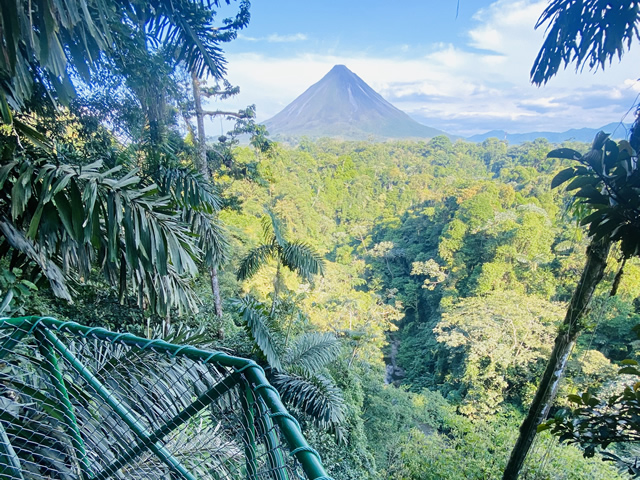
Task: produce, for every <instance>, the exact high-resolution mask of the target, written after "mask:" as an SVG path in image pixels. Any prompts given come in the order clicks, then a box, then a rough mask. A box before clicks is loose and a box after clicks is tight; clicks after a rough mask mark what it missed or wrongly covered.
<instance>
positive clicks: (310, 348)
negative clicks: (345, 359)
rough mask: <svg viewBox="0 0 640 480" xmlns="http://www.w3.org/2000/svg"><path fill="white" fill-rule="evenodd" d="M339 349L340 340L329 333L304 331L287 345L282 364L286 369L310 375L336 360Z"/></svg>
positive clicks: (340, 348)
mask: <svg viewBox="0 0 640 480" xmlns="http://www.w3.org/2000/svg"><path fill="white" fill-rule="evenodd" d="M341 350H342V347H341V344H340V340H338V339H337V338H336V337H335V336H334V335H333V334H331V333H315V332H312V333H305V334H302V335H300V336H299V337H298V338H297V339H296V341H295V343H294V344H293V345H291V347H289V349H288V350H287V352H286V353H285V356H284V358H283V364H284V365H285V368H286V370H287V371H291V372H304V373H305V374H309V375H310V374H314V373H318V372H319V371H320V370H322V369H323V368H324V367H326V366H327V364H329V363H331V362H332V361H334V360H336V359H337V358H338V356H339V355H340V352H341Z"/></svg>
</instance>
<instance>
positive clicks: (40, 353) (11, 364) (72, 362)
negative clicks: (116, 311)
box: [0, 317, 329, 480]
mask: <svg viewBox="0 0 640 480" xmlns="http://www.w3.org/2000/svg"><path fill="white" fill-rule="evenodd" d="M263 376H264V374H263V372H262V370H261V369H260V368H259V367H257V365H256V364H255V363H253V362H251V361H247V360H244V359H238V358H235V357H230V356H227V355H224V354H220V353H217V352H207V351H203V350H199V349H195V348H193V347H185V346H176V345H170V344H167V343H166V342H162V341H150V340H147V339H142V338H138V337H134V336H132V335H122V334H120V335H117V334H114V333H112V332H107V331H106V330H103V329H89V328H87V327H81V326H79V325H77V324H72V323H70V322H69V323H66V324H63V323H61V322H57V321H55V320H50V319H46V320H43V319H34V318H32V317H31V318H27V319H21V320H20V319H19V320H15V319H14V320H9V319H4V320H2V319H0V478H2V479H12V480H13V479H16V480H41V479H42V480H44V479H61V480H75V479H87V480H88V479H95V480H102V479H108V478H114V479H167V480H169V479H171V480H173V479H187V480H192V479H215V480H232V479H233V480H235V479H252V480H253V479H255V480H258V479H260V480H262V479H277V480H296V479H304V478H311V479H322V478H324V479H326V478H329V477H326V476H325V475H326V474H325V473H324V471H323V470H322V466H321V464H320V462H319V458H317V457H318V456H317V453H315V451H314V450H313V449H311V448H310V447H309V446H308V445H307V444H306V442H305V441H304V438H303V437H302V435H301V434H300V431H299V426H298V425H297V422H296V421H295V419H294V418H293V417H291V416H290V415H289V414H288V413H287V412H286V411H285V410H284V408H283V407H282V408H280V407H281V404H279V402H280V400H279V397H278V396H277V392H275V390H274V389H273V387H271V386H270V385H268V383H266V380H265V379H264V378H263ZM276 397H277V398H276ZM285 437H286V438H285ZM291 453H293V454H294V455H291ZM314 457H315V458H316V461H315V462H314V461H313V460H314ZM299 460H300V461H299ZM318 465H319V467H318Z"/></svg>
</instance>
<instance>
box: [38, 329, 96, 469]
mask: <svg viewBox="0 0 640 480" xmlns="http://www.w3.org/2000/svg"><path fill="white" fill-rule="evenodd" d="M43 329H44V327H38V328H36V329H35V332H34V336H35V338H36V342H37V344H38V350H39V351H40V354H41V355H42V356H43V357H44V359H45V368H46V369H47V371H48V372H49V376H50V377H51V383H52V384H53V388H54V390H55V392H56V396H57V397H58V401H59V402H60V403H61V404H62V409H63V410H62V414H63V416H64V421H65V424H66V426H67V430H68V432H69V436H70V437H71V443H72V444H73V448H74V449H75V450H76V455H77V456H78V458H79V459H80V471H81V472H82V478H83V479H85V480H89V479H90V478H91V464H90V463H89V459H88V458H87V451H86V449H85V447H84V441H83V440H82V437H81V436H80V428H78V419H77V418H76V414H75V412H74V409H73V405H72V404H71V400H69V392H68V391H67V387H66V386H65V383H64V378H63V377H62V372H61V371H60V366H59V365H58V359H57V358H56V355H55V352H54V351H53V346H52V344H51V342H49V341H48V340H47V338H46V334H45V333H43V331H42V330H43Z"/></svg>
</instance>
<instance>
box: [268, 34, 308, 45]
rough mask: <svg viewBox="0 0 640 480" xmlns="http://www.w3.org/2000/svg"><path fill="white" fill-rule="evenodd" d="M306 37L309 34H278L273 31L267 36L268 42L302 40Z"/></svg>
mask: <svg viewBox="0 0 640 480" xmlns="http://www.w3.org/2000/svg"><path fill="white" fill-rule="evenodd" d="M306 39H307V36H306V35H305V34H304V33H293V34H291V35H278V34H277V33H272V34H271V35H269V36H268V37H267V42H272V43H285V42H300V41H303V40H306Z"/></svg>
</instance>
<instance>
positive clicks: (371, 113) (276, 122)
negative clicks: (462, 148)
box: [265, 65, 446, 140]
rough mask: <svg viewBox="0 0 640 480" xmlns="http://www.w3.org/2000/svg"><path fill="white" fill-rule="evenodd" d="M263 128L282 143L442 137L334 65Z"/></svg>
mask: <svg viewBox="0 0 640 480" xmlns="http://www.w3.org/2000/svg"><path fill="white" fill-rule="evenodd" d="M265 125H266V126H267V129H268V130H269V132H270V133H271V134H272V135H282V136H285V137H300V136H307V137H311V138H318V137H337V138H342V139H345V140H363V139H368V138H371V137H374V138H379V139H387V138H430V137H434V136H436V135H442V134H444V132H441V131H440V130H436V129H434V128H430V127H427V126H425V125H421V124H419V123H418V122H416V121H415V120H413V119H412V118H411V117H409V116H408V115H407V114H406V113H404V112H402V111H401V110H398V109H397V108H396V107H394V106H393V105H391V104H390V103H389V102H387V101H386V100H385V99H384V98H382V96H381V95H380V94H378V93H377V92H376V91H375V90H373V89H372V88H371V87H370V86H369V85H367V83H366V82H365V81H364V80H362V79H361V78H360V77H359V76H358V75H356V74H355V73H353V72H352V71H351V70H349V69H348V68H347V67H346V66H345V65H334V66H333V68H332V69H331V70H330V71H329V72H328V73H327V74H326V75H325V76H324V77H322V79H321V80H320V81H319V82H317V83H315V84H314V85H312V86H311V87H309V88H308V89H307V90H306V91H305V92H304V93H303V94H302V95H300V96H299V97H298V98H296V99H295V100H294V101H293V102H291V103H290V104H289V105H287V107H285V108H284V110H282V111H281V112H280V113H278V114H277V115H276V116H274V117H273V118H271V119H270V120H267V121H266V122H265ZM445 135H446V134H445Z"/></svg>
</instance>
